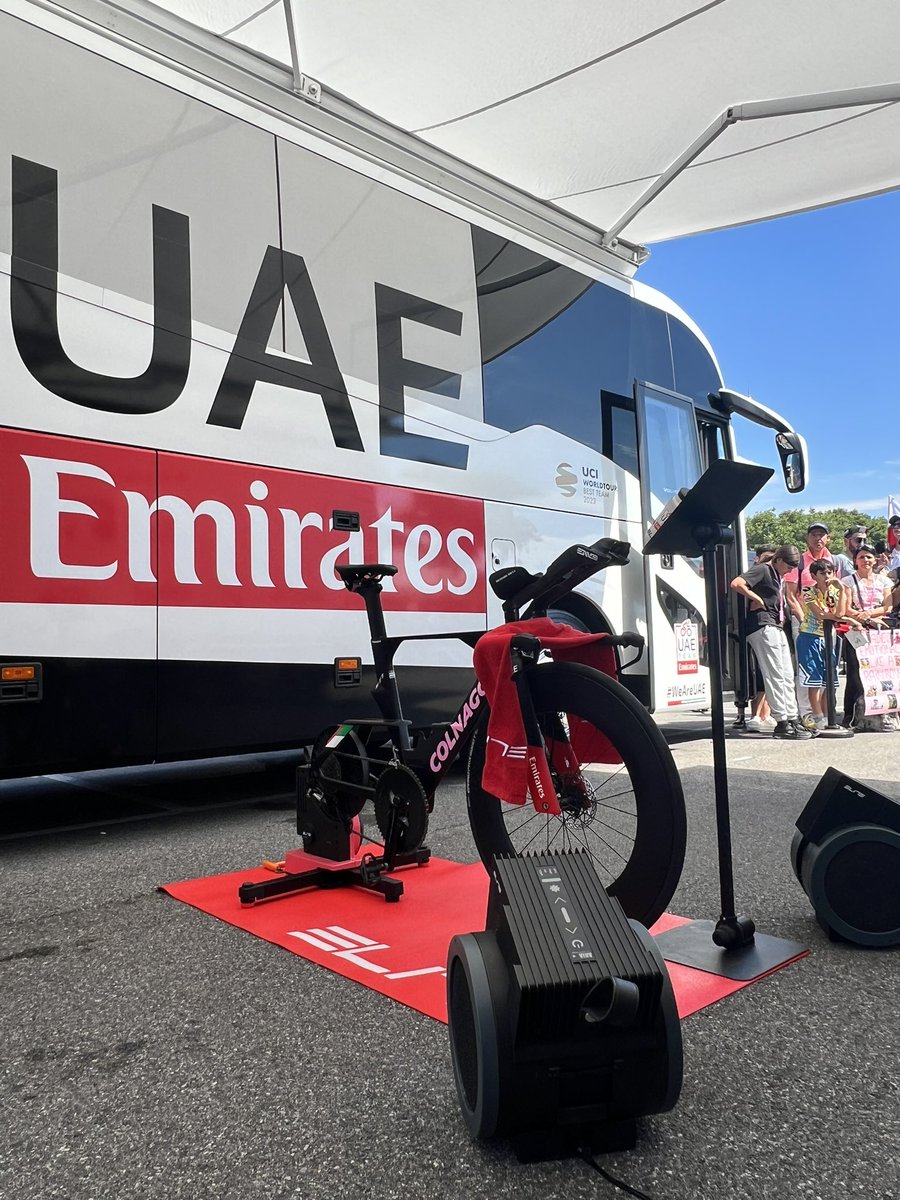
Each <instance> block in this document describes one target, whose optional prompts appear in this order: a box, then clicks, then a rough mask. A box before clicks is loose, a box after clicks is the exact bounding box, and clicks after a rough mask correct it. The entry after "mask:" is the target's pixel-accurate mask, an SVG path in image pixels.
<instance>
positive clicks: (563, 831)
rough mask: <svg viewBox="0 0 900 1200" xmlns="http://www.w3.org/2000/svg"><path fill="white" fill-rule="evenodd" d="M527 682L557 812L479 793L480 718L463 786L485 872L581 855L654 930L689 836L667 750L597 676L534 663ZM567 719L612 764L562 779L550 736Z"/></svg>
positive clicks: (622, 695) (615, 686) (643, 717)
mask: <svg viewBox="0 0 900 1200" xmlns="http://www.w3.org/2000/svg"><path fill="white" fill-rule="evenodd" d="M528 677H529V681H530V685H531V694H532V698H533V701H534V707H535V711H536V713H537V717H538V721H539V724H540V726H541V729H542V730H543V732H544V739H545V748H546V752H547V760H548V762H549V763H550V764H551V771H552V774H553V776H554V784H555V786H556V790H557V793H558V795H559V799H560V806H561V808H562V813H561V814H560V815H558V816H556V815H547V814H544V813H538V812H537V811H536V810H535V808H534V806H533V805H532V803H531V797H530V795H528V794H527V793H526V795H525V803H524V804H511V803H507V802H503V801H501V800H498V799H497V797H496V796H492V795H491V794H490V793H489V792H486V791H485V790H484V789H483V787H482V785H481V777H482V771H483V768H484V753H485V744H486V738H487V718H488V713H487V711H485V713H484V715H483V717H482V719H481V720H480V721H479V726H478V729H477V730H476V732H475V734H474V736H473V739H472V748H471V752H470V755H469V766H468V776H467V780H466V784H467V786H466V796H467V802H468V806H469V822H470V824H471V826H472V834H473V836H474V838H475V845H476V846H477V847H478V853H479V854H480V855H481V858H482V861H483V862H484V864H485V866H486V867H487V868H488V869H490V866H491V862H492V860H493V856H494V855H495V854H523V853H525V852H527V851H540V852H541V853H545V854H546V853H552V852H553V851H555V850H559V851H562V850H584V851H586V852H587V853H589V854H590V855H591V858H592V860H593V862H594V864H595V866H596V869H597V872H598V874H599V876H600V878H601V880H602V882H603V885H604V887H605V888H606V890H607V892H609V894H610V895H611V896H615V897H616V898H617V899H618V900H619V902H620V903H621V905H622V907H623V908H624V910H625V913H626V915H627V916H629V917H631V918H632V919H633V920H637V921H640V922H641V923H642V924H644V925H647V926H649V925H652V924H653V922H654V921H655V920H656V919H657V918H658V917H659V916H661V914H662V913H663V912H664V911H665V908H666V905H667V904H668V903H669V901H670V900H671V899H672V896H673V894H674V892H675V888H676V887H677V885H678V880H679V877H680V875H681V869H682V866H683V865H684V851H685V842H686V836H687V823H686V818H685V809H684V793H683V791H682V788H681V780H680V779H679V776H678V771H677V770H676V768H675V762H674V760H673V758H672V754H671V752H670V750H669V747H668V746H667V745H666V743H665V740H664V739H663V736H662V734H661V733H660V732H659V730H658V729H657V727H656V725H655V723H654V722H653V720H652V719H651V717H650V716H649V715H648V713H647V712H646V711H645V709H643V708H642V707H641V705H640V704H639V703H638V701H637V700H635V698H634V697H633V696H632V695H631V693H630V692H629V691H628V690H627V689H626V688H624V687H622V685H621V684H619V683H617V682H616V681H615V680H614V679H611V678H610V677H609V676H607V675H603V674H601V673H600V672H599V671H594V670H592V669H591V668H589V667H584V666H581V665H579V664H575V663H541V664H540V665H538V666H537V667H535V668H533V669H532V670H531V671H530V672H529V676H528ZM572 718H576V719H577V718H580V719H581V720H582V721H585V722H587V723H588V724H589V725H592V726H594V728H595V729H596V730H597V731H599V732H600V733H601V734H603V735H604V736H605V738H606V739H607V741H608V743H609V744H610V746H611V747H612V748H613V749H614V751H615V754H614V755H606V756H605V757H616V758H617V761H616V762H613V763H594V762H580V761H579V762H578V763H577V766H576V769H575V770H574V771H572V770H571V768H570V769H569V770H568V772H567V778H565V779H564V778H562V777H561V776H560V773H559V772H558V771H557V770H556V769H555V768H554V766H553V762H554V754H553V744H552V743H553V740H554V739H555V738H558V732H556V733H554V730H555V731H558V730H559V728H560V725H561V724H562V726H563V727H564V728H565V729H566V730H569V729H574V728H575V726H576V725H577V720H576V721H573V720H572ZM556 757H557V759H558V758H559V755H557V756H556Z"/></svg>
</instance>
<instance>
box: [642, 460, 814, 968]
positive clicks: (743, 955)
mask: <svg viewBox="0 0 900 1200" xmlns="http://www.w3.org/2000/svg"><path fill="white" fill-rule="evenodd" d="M771 474H772V472H771V471H769V470H767V469H764V468H760V467H754V466H752V465H750V464H745V463H732V462H726V461H724V460H720V461H718V462H715V463H713V464H712V466H711V467H710V468H709V470H708V471H707V472H706V474H705V475H703V476H702V477H701V479H700V480H699V481H698V482H697V484H696V485H695V486H694V487H693V488H692V489H691V490H690V491H689V492H688V493H687V495H686V496H685V497H684V499H683V500H682V502H681V504H680V505H679V506H678V507H676V508H675V509H674V512H673V513H672V515H671V516H670V517H669V518H668V520H667V521H665V522H664V523H663V524H662V525H660V527H659V528H658V529H657V530H656V531H655V532H654V533H653V535H652V536H651V537H650V539H649V540H648V542H647V544H646V545H645V547H644V553H645V554H648V553H649V554H654V553H667V552H673V551H674V552H675V553H681V554H697V553H698V552H699V553H700V554H702V556H703V570H704V582H705V590H706V611H707V618H706V619H707V635H708V642H707V644H708V650H707V654H708V662H709V683H710V692H711V704H710V710H711V733H712V744H713V787H714V791H715V801H716V839H717V844H718V859H719V895H720V901H721V914H720V916H719V919H718V921H716V922H715V924H713V922H712V921H690V922H688V923H687V924H685V925H679V926H676V927H675V928H674V929H670V930H667V931H666V932H665V933H661V934H659V935H658V936H657V937H656V939H655V941H656V943H657V945H658V946H659V949H660V950H661V952H662V954H663V957H664V958H666V959H667V960H668V961H670V962H677V963H681V964H682V965H684V966H688V967H695V968H697V969H698V970H701V971H708V972H710V973H711V974H713V975H720V976H723V977H724V978H726V979H735V980H742V981H747V980H750V979H756V978H758V977H759V976H760V975H766V974H768V972H769V971H774V970H775V969H776V968H777V967H780V966H784V965H785V964H786V963H789V962H792V961H793V960H794V959H795V958H798V957H800V956H801V955H802V954H805V953H806V951H807V947H805V946H803V945H802V944H801V943H799V942H789V941H785V940H784V939H782V938H775V937H770V936H769V935H768V934H764V933H757V931H756V926H755V925H754V922H753V921H752V920H751V918H750V917H747V916H738V914H737V913H736V912H735V901H734V864H733V859H732V842H731V813H730V808H729V799H728V763H727V752H726V745H727V743H726V737H725V706H724V699H723V696H722V676H723V671H722V626H721V621H720V619H719V597H720V594H721V586H722V585H721V583H720V579H719V554H718V547H719V546H721V545H727V544H728V543H730V542H731V541H733V540H734V534H733V533H732V531H731V529H730V528H729V525H730V524H731V522H733V520H734V518H735V517H736V516H737V514H738V513H739V512H740V511H741V510H742V509H743V508H744V507H745V505H746V504H747V503H748V502H749V500H751V499H752V498H753V496H755V495H756V493H757V492H758V491H759V489H760V487H761V486H762V484H763V483H764V482H765V481H766V479H767V478H769V477H770V476H771Z"/></svg>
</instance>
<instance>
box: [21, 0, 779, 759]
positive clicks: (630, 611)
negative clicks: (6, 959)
mask: <svg viewBox="0 0 900 1200" xmlns="http://www.w3.org/2000/svg"><path fill="white" fill-rule="evenodd" d="M107 10H109V11H107ZM142 12H143V13H144V14H145V13H146V6H144V7H143V10H142ZM107 26H108V27H109V28H107ZM110 30H112V31H113V32H112V33H111V32H110ZM181 32H183V30H181V28H180V26H179V23H178V22H177V21H176V20H175V19H174V18H169V19H167V23H161V21H160V22H156V23H154V24H152V25H150V24H146V23H145V21H144V20H143V17H142V15H141V12H138V11H135V12H134V13H130V14H129V13H128V12H127V11H124V10H123V6H122V5H117V6H114V7H113V6H110V5H105V4H103V3H100V2H98V0H81V2H78V0H70V2H69V3H67V4H65V5H45V4H42V3H28V2H26V0H0V55H2V70H0V93H2V101H0V103H2V112H3V114H4V116H3V121H2V123H0V163H2V176H0V177H2V184H0V278H2V289H0V365H2V373H0V471H2V475H0V478H2V488H0V674H2V677H0V776H7V777H9V776H16V775H27V774H36V773H46V772H48V771H55V770H62V769H68V770H72V769H88V768H94V767H100V766H109V765H114V764H125V763H135V762H150V761H165V760H173V759H179V758H189V757H190V758H197V757H202V756H208V755H216V754H233V753H240V752H245V751H259V750H263V749H277V748H284V747H291V746H296V745H298V744H299V743H300V742H301V741H303V740H305V739H308V738H311V737H312V736H314V735H315V734H316V732H317V731H318V730H320V729H321V728H322V727H324V726H326V725H328V724H329V723H334V721H336V720H338V719H340V718H344V717H347V716H350V715H357V716H364V715H366V714H367V713H368V712H369V708H370V699H369V687H370V686H371V682H372V681H371V678H370V677H369V676H370V672H366V671H365V670H364V671H363V677H362V681H361V683H360V684H359V685H358V686H356V687H352V686H350V687H347V686H340V685H342V684H344V683H346V682H347V680H346V679H344V678H343V677H342V676H341V675H340V672H339V671H337V670H336V665H335V662H336V659H338V658H340V657H345V656H352V655H359V656H361V657H362V658H363V661H364V663H368V662H370V661H371V659H370V653H369V650H368V646H367V629H366V622H365V618H364V614H363V611H362V609H361V607H360V606H359V603H358V601H357V600H356V599H355V598H354V597H352V596H350V595H349V594H348V593H347V592H346V591H345V590H344V589H343V588H342V585H341V582H340V580H339V579H338V578H337V576H336V574H335V564H336V563H340V562H347V561H357V562H360V561H373V560H375V561H380V562H390V563H395V564H396V565H397V566H398V567H399V568H400V570H399V573H398V575H397V576H396V579H395V580H394V581H391V580H387V581H386V583H385V596H384V599H385V608H386V610H387V613H388V626H389V632H390V633H394V634H401V633H416V632H427V631H440V630H449V629H459V628H468V629H479V628H485V627H486V626H487V625H489V624H492V623H494V622H496V621H497V620H498V619H499V616H500V613H499V605H498V603H497V601H495V599H494V598H493V596H492V595H491V593H490V590H489V588H488V587H487V582H486V581H487V576H488V575H489V573H490V572H491V571H492V570H493V569H496V568H497V567H499V566H503V565H508V564H512V563H520V564H522V565H523V566H525V567H527V568H529V569H530V570H539V569H541V568H542V567H543V566H545V565H546V564H547V563H548V562H549V561H550V560H551V559H552V558H553V557H554V556H555V555H556V554H557V553H558V552H559V551H560V550H561V549H563V548H564V547H565V546H566V545H568V544H571V543H573V542H586V543H590V542H593V541H595V540H596V539H597V538H599V537H606V536H610V537H615V538H620V539H624V540H627V541H630V542H631V543H633V545H634V546H635V552H634V553H633V555H632V560H631V563H630V565H629V566H628V567H626V568H624V569H622V570H616V569H610V570H607V571H605V572H603V573H602V574H601V575H600V576H598V577H596V579H595V580H593V581H591V582H589V583H588V584H586V585H585V586H584V588H583V589H582V591H581V592H580V593H579V595H577V596H576V597H574V598H573V600H572V602H571V603H570V604H568V611H567V612H566V613H564V614H562V615H563V616H564V617H565V618H566V619H568V620H570V621H573V622H574V623H576V624H581V625H583V626H586V627H587V628H590V629H607V630H613V631H620V630H623V629H629V628H634V629H637V630H639V631H641V632H643V633H645V634H646V635H647V638H648V653H647V654H645V655H644V657H643V659H642V660H641V662H640V663H638V664H637V665H636V666H635V667H634V668H633V669H632V670H631V671H630V672H628V673H627V674H626V676H625V681H626V682H627V683H628V685H629V686H630V687H631V688H632V689H633V691H634V692H635V694H636V695H638V696H639V697H640V699H641V700H643V701H644V702H645V703H646V704H647V705H648V707H650V708H652V709H658V708H666V707H672V706H687V707H705V706H706V705H707V703H708V699H709V696H708V688H709V681H708V675H707V671H706V668H705V665H704V653H703V650H704V625H703V616H702V610H703V589H702V580H701V579H700V578H699V575H698V572H697V569H696V564H694V563H691V562H689V561H687V560H680V559H674V560H665V559H662V560H660V559H658V558H654V559H650V558H648V559H646V560H644V559H643V558H642V555H641V554H640V547H641V546H642V544H643V541H644V539H645V534H646V530H647V522H648V520H650V519H652V517H653V516H654V515H655V513H656V512H657V511H658V509H659V508H660V507H661V506H662V505H663V504H664V503H665V502H666V501H667V500H668V499H669V498H670V497H671V496H672V495H674V493H675V492H676V491H677V489H678V488H679V487H682V486H685V485H689V484H690V483H692V482H693V481H694V480H695V479H696V478H697V477H698V476H699V474H700V473H701V471H702V469H703V466H704V464H705V463H706V462H708V461H709V460H710V459H711V458H714V457H717V456H722V455H726V456H733V455H734V453H735V450H734V442H733V437H732V430H731V425H730V423H729V412H730V411H731V410H732V409H734V408H735V407H736V408H737V409H738V410H739V411H741V412H743V413H744V415H746V416H750V417H751V418H752V419H755V420H757V421H760V422H761V423H763V424H770V425H771V426H772V427H773V429H775V430H776V431H780V432H781V435H782V436H781V442H782V445H781V453H782V460H783V466H784V468H785V475H786V478H788V477H789V486H791V488H792V490H797V487H798V486H802V479H801V475H802V471H803V466H802V447H801V445H800V442H799V439H798V438H797V437H796V435H794V434H793V432H792V431H791V430H790V427H789V426H788V425H787V424H786V423H785V422H783V421H781V419H780V418H778V417H776V416H775V414H771V413H768V412H767V411H766V410H763V409H762V408H760V407H759V406H756V405H754V404H753V402H751V401H749V400H746V399H744V398H741V397H736V396H734V395H733V394H731V393H727V392H725V391H723V389H722V379H721V377H720V374H719V370H718V367H717V365H716V361H715V357H714V355H713V353H712V351H711V349H710V347H709V345H708V344H707V342H706V340H705V339H704V337H703V335H702V334H701V333H700V331H699V330H698V329H697V328H696V327H695V325H694V324H693V323H692V322H691V321H690V319H689V318H688V317H686V316H685V315H684V313H682V312H681V311H680V310H679V309H678V308H677V307H676V306H675V305H674V304H672V303H671V302H670V301H669V300H667V299H666V298H665V297H663V296H661V295H659V294H657V293H655V292H653V291H652V290H650V289H648V288H646V287H644V286H642V285H641V284H640V283H639V282H635V281H634V280H633V279H632V278H631V276H632V275H633V274H634V268H635V266H636V262H637V257H638V256H637V254H635V255H633V256H632V260H631V261H630V262H629V261H628V257H627V247H626V251H625V257H624V258H623V257H622V251H621V250H620V252H619V255H615V254H613V253H611V252H609V251H607V250H603V249H601V248H600V247H599V238H598V235H597V233H596V231H595V230H592V229H591V228H589V227H587V226H581V225H580V224H579V223H578V222H577V221H575V220H573V219H570V218H568V217H564V216H562V215H561V214H559V213H557V212H555V211H554V210H552V209H550V208H546V207H544V206H540V205H538V204H537V203H536V202H534V201H531V200H529V198H527V197H524V196H521V195H519V194H517V193H515V192H513V191H512V190H511V189H506V188H503V187H501V186H500V185H499V184H498V183H497V181H496V180H491V179H487V178H481V179H480V178H479V177H478V176H477V175H476V174H475V173H474V172H473V171H471V170H469V169H466V170H465V171H463V170H462V169H460V171H459V172H458V174H454V164H453V163H452V162H451V161H450V160H447V159H446V158H444V157H442V156H441V155H439V154H438V152H436V151H430V150H429V149H428V148H427V147H424V146H422V145H420V144H418V143H416V142H415V141H414V139H410V138H408V137H406V136H405V135H404V136H401V135H399V134H397V133H396V131H394V130H392V129H390V128H389V127H387V126H380V125H379V124H378V123H377V122H376V121H375V120H374V119H373V118H371V117H369V116H367V115H366V114H362V113H356V114H355V115H354V114H353V113H352V111H351V110H350V109H349V108H348V106H347V105H346V104H343V105H342V109H341V112H339V113H337V114H336V113H335V112H329V111H326V110H325V109H324V108H316V107H313V106H310V105H307V104H306V103H305V102H304V101H302V100H300V99H298V98H297V97H296V96H294V95H292V94H291V92H290V91H289V90H288V89H287V88H286V87H285V86H284V80H283V79H282V78H281V75H280V73H279V72H277V71H276V70H275V68H274V67H273V66H272V65H271V64H269V63H267V62H265V61H263V60H261V59H258V58H256V57H255V56H254V55H252V54H250V53H249V52H247V53H245V52H243V51H241V50H240V49H238V48H224V47H222V48H218V49H217V50H216V51H215V53H213V51H212V50H210V49H209V48H208V47H204V46H202V45H198V44H196V43H192V42H191V40H190V38H185V37H183V36H180V33H181ZM426 646H431V647H432V648H431V649H426V648H425V647H426ZM453 646H454V648H452V649H451V643H425V644H422V643H419V644H418V646H417V647H416V649H415V651H413V650H412V649H409V650H407V649H404V651H402V652H401V655H400V657H399V658H398V668H399V670H400V672H401V674H402V686H403V689H404V700H405V703H406V707H407V708H408V710H409V711H408V713H407V715H409V716H412V717H413V719H414V720H417V721H427V720H429V719H433V718H436V717H444V718H446V716H447V714H448V711H449V709H450V706H451V699H450V698H452V699H455V698H456V697H457V696H458V694H459V691H460V684H459V679H458V674H459V671H460V669H461V668H466V667H467V664H468V662H470V658H469V657H468V655H469V652H468V651H466V650H465V648H464V647H463V646H459V647H455V644H453ZM434 647H437V648H434Z"/></svg>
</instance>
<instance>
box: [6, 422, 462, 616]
mask: <svg viewBox="0 0 900 1200" xmlns="http://www.w3.org/2000/svg"><path fill="white" fill-rule="evenodd" d="M38 451H40V452H38ZM54 451H55V453H53V452H54ZM75 451H78V453H77V454H76V453H75ZM64 455H65V456H64ZM0 458H2V464H0V465H2V468H3V472H4V478H5V480H6V492H5V495H6V497H7V502H6V504H3V505H0V508H2V509H3V513H4V524H5V529H6V531H7V536H6V537H5V538H4V540H3V543H2V546H0V599H5V600H23V601H28V600H32V601H44V602H75V603H77V602H81V603H126V604H153V603H160V604H175V605H190V606H204V607H205V606H209V607H246V608H252V607H260V608H292V607H297V608H321V609H325V608H332V607H344V606H346V607H353V606H354V601H353V598H352V597H350V596H349V595H347V594H346V591H345V589H344V585H343V583H342V581H341V580H340V578H339V577H338V576H337V574H336V572H335V567H336V565H337V563H338V562H373V561H374V562H388V563H394V564H396V565H397V566H398V568H399V571H398V574H397V576H396V577H394V578H393V579H385V580H384V590H385V592H386V596H385V601H386V606H387V607H389V608H394V609H401V610H409V611H416V610H419V609H425V610H426V611H428V610H430V611H448V612H478V613H481V612H483V607H484V596H485V590H484V567H483V563H484V513H483V505H482V503H481V502H480V501H476V500H472V499H470V498H468V497H457V496H450V497H448V496H445V495H438V494H432V493H425V492H421V491H416V490H413V489H406V488H399V487H390V486H384V485H380V486H378V487H376V488H373V487H372V486H371V485H368V484H364V483H360V482H357V481H352V480H351V481H348V480H343V479H333V478H330V477H325V476H313V475H306V474H303V473H300V472H291V471H282V470H276V469H271V470H266V469H264V468H260V467H254V466H248V465H246V464H240V463H230V462H224V461H219V460H212V459H195V458H190V457H188V456H182V455H175V454H169V453H164V452H159V453H157V452H155V451H150V450H141V449H137V448H133V447H124V446H111V445H104V444H94V443H87V442H79V441H74V440H72V439H66V438H58V437H53V436H48V435H39V434H29V433H26V432H23V431H17V430H8V431H6V432H5V434H4V438H3V443H2V455H0ZM348 504H350V505H352V506H354V507H355V508H356V509H357V510H358V511H359V514H360V529H359V530H357V531H352V532H349V533H348V532H344V531H341V530H334V529H332V527H331V514H332V512H333V511H334V509H335V508H338V507H340V508H344V509H346V508H347V506H348ZM7 505H8V511H7Z"/></svg>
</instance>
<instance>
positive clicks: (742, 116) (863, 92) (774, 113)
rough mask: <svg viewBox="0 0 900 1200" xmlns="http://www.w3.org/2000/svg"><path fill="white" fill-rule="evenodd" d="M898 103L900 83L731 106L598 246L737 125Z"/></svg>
mask: <svg viewBox="0 0 900 1200" xmlns="http://www.w3.org/2000/svg"><path fill="white" fill-rule="evenodd" d="M898 102H900V83H885V84H878V85H876V86H874V87H864V88H848V89H846V90H844V91H837V92H820V93H818V94H814V95H811V96H788V97H785V98H784V99H782V100H759V101H756V102H755V103H751V104H734V105H732V106H731V107H730V108H726V109H725V111H724V112H722V113H720V114H719V116H718V117H716V119H715V120H714V121H713V122H712V123H711V124H710V125H708V126H707V127H706V129H705V130H704V131H703V133H701V134H700V136H699V137H698V138H696V139H695V140H694V141H693V142H691V144H690V146H688V148H687V149H686V150H684V151H682V153H681V154H679V155H678V157H677V158H676V159H675V160H674V162H672V163H671V164H670V165H669V166H668V167H667V168H666V169H665V171H663V172H662V174H661V175H658V176H657V178H656V179H655V180H654V181H653V183H651V184H650V186H649V187H648V188H647V189H646V190H645V191H644V192H642V194H641V195H640V196H639V197H638V198H637V200H635V202H634V203H633V204H632V205H631V207H630V208H628V209H626V210H625V212H624V213H622V215H621V216H620V217H618V218H617V219H616V220H615V221H613V223H612V225H610V227H609V229H607V231H606V232H605V233H604V234H603V237H602V238H601V240H600V244H601V245H602V246H605V247H606V248H607V249H611V248H612V247H613V246H614V245H615V243H616V240H617V238H618V236H619V234H620V233H621V232H622V230H623V229H624V228H625V227H626V225H628V224H630V222H631V221H632V220H633V219H634V218H635V217H636V216H637V215H638V213H639V212H641V211H642V210H643V209H645V208H646V207H647V205H648V204H649V203H650V202H651V201H652V200H654V199H655V198H656V197H657V196H658V195H659V194H660V192H662V191H663V190H664V189H665V188H667V187H668V186H669V184H670V183H672V181H673V180H675V179H677V178H678V176H679V175H680V174H681V172H682V171H684V170H685V169H686V168H687V167H689V166H690V164H691V163H692V162H693V161H694V159H695V158H697V157H698V155H700V154H702V153H703V151H704V150H705V149H706V147H707V146H709V145H711V144H712V143H713V142H714V141H715V140H716V138H717V137H718V136H719V135H720V134H721V133H723V132H724V131H725V130H726V129H727V128H728V127H729V126H730V125H735V124H736V123H737V122H738V121H760V120H765V119H766V118H767V117H792V116H797V115H799V114H800V113H812V112H828V111H829V110H830V109H833V108H859V107H862V106H865V105H870V104H882V105H884V104H896V103H898Z"/></svg>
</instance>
